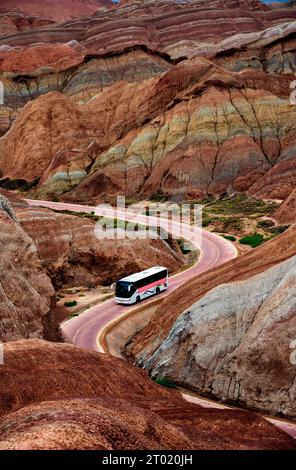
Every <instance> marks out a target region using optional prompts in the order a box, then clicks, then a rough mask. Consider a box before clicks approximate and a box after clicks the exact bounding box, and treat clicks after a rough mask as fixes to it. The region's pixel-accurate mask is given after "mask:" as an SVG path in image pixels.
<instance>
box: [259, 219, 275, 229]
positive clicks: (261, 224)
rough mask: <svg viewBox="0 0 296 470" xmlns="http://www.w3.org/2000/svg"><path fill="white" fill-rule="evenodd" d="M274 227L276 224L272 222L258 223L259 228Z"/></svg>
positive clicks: (261, 221) (262, 221) (263, 221)
mask: <svg viewBox="0 0 296 470" xmlns="http://www.w3.org/2000/svg"><path fill="white" fill-rule="evenodd" d="M273 226H274V222H273V221H272V220H259V222H258V223H257V227H259V228H270V227H273Z"/></svg>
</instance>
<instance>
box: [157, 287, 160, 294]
mask: <svg viewBox="0 0 296 470" xmlns="http://www.w3.org/2000/svg"><path fill="white" fill-rule="evenodd" d="M159 293H160V288H159V287H156V295H157V294H159Z"/></svg>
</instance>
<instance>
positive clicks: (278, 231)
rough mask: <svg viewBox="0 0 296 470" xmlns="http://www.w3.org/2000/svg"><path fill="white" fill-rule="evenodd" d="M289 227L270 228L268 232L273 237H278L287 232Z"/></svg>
mask: <svg viewBox="0 0 296 470" xmlns="http://www.w3.org/2000/svg"><path fill="white" fill-rule="evenodd" d="M289 227H290V226H289V225H277V226H276V227H271V228H270V229H269V230H268V231H269V232H271V233H272V234H274V235H280V234H281V233H284V232H285V231H286V230H288V228H289Z"/></svg>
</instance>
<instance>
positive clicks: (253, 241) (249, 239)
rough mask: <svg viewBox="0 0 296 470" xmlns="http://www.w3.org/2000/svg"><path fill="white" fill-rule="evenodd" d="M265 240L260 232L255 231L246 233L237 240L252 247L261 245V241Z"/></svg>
mask: <svg viewBox="0 0 296 470" xmlns="http://www.w3.org/2000/svg"><path fill="white" fill-rule="evenodd" d="M265 241H266V240H265V239H264V236H263V235H262V233H257V232H255V233H251V234H249V235H246V236H245V237H243V238H240V240H239V242H240V243H241V244H242V245H249V246H251V247H252V248H256V247H257V246H259V245H262V243H263V242H265Z"/></svg>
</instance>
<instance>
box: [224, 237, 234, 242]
mask: <svg viewBox="0 0 296 470" xmlns="http://www.w3.org/2000/svg"><path fill="white" fill-rule="evenodd" d="M223 238H226V240H230V241H231V242H235V241H236V238H235V237H234V236H233V235H223Z"/></svg>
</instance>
